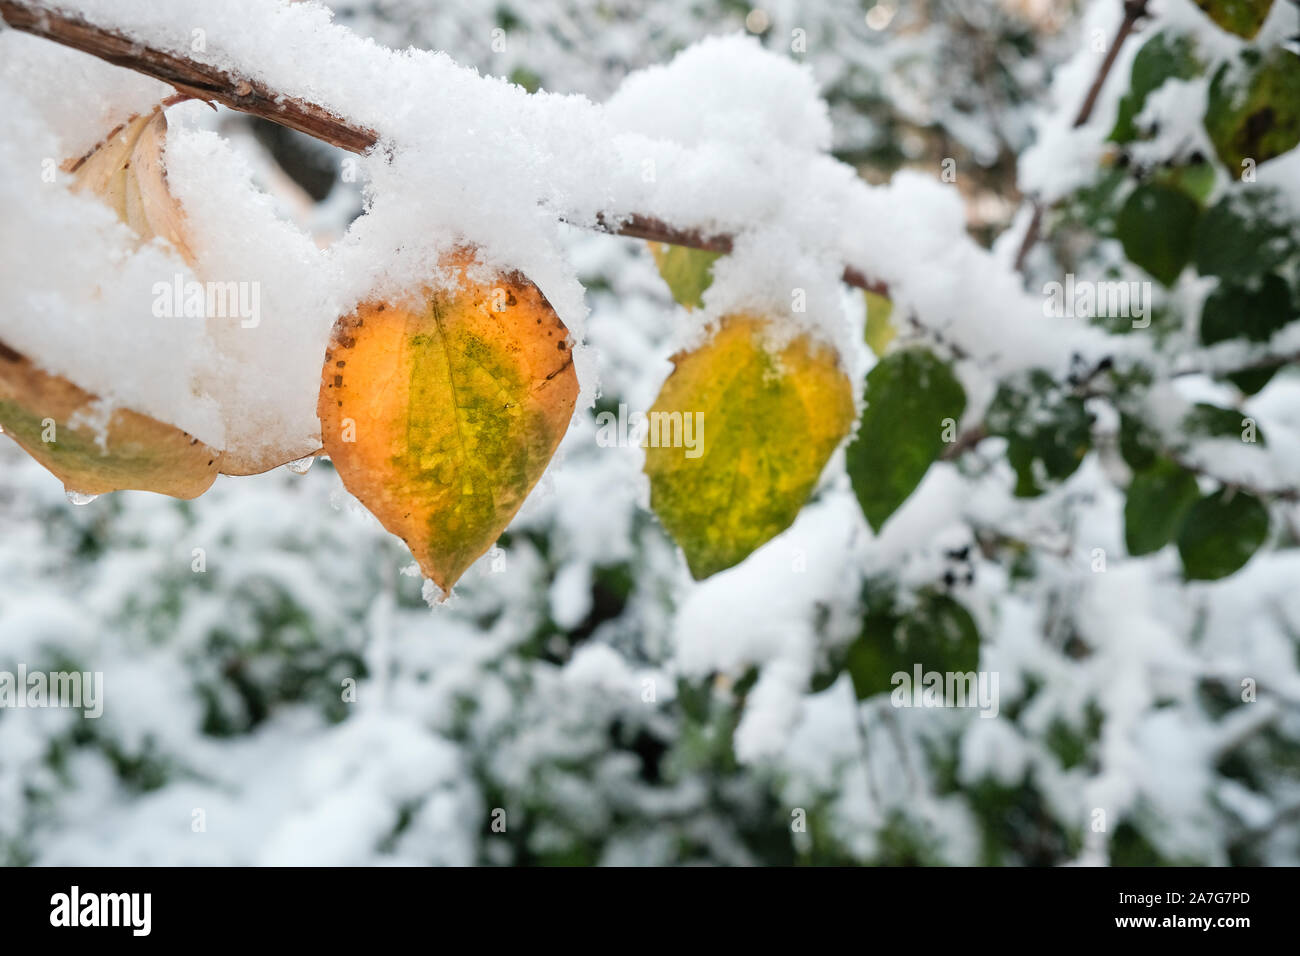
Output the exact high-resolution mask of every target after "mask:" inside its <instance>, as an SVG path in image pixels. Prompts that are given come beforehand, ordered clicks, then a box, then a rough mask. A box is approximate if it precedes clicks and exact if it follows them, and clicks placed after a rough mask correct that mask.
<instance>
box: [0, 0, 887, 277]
mask: <svg viewBox="0 0 1300 956" xmlns="http://www.w3.org/2000/svg"><path fill="white" fill-rule="evenodd" d="M0 19H3V20H4V22H5V23H6V24H7V25H8V26H9V27H11V28H13V29H15V30H20V31H22V32H24V33H30V34H32V35H34V36H38V37H42V38H43V39H46V40H51V41H53V42H55V43H59V44H62V45H64V46H67V47H71V48H73V49H75V50H80V51H81V52H83V53H89V54H91V55H92V56H96V57H99V58H100V59H102V60H105V61H107V62H109V63H112V64H114V65H115V66H121V67H125V68H126V69H129V70H134V71H135V72H137V73H142V74H144V75H146V76H150V77H153V78H154V79H157V80H161V81H163V82H164V83H168V84H170V85H171V86H173V87H174V88H175V89H176V90H177V91H178V92H180V93H183V94H186V95H188V96H191V97H194V98H196V99H200V100H205V101H209V102H217V103H221V104H222V105H223V106H226V107H229V108H230V109H232V110H237V111H239V112H241V113H248V114H250V115H253V116H257V117H260V118H262V119H265V120H269V121H271V122H273V123H278V124H279V125H281V126H287V127H289V128H290V129H294V130H297V131H299V132H301V133H305V134H307V135H308V136H311V137H313V138H315V139H318V140H321V141H322V142H326V143H330V144H332V145H334V146H337V147H339V148H340V149H345V150H348V151H350V152H353V153H366V152H368V151H369V150H371V149H373V148H374V147H375V146H377V145H378V144H379V140H380V137H379V134H378V133H377V132H376V131H375V130H373V129H371V128H369V127H367V126H363V125H359V124H356V123H354V122H350V121H349V120H346V119H344V118H342V117H341V116H339V115H338V114H337V113H335V112H333V111H332V110H330V109H329V108H328V107H326V106H324V105H322V104H319V103H314V102H311V101H309V100H306V99H303V98H300V97H295V96H288V95H285V94H283V93H282V92H279V91H277V90H274V89H270V88H268V86H267V85H266V84H264V83H262V82H259V81H257V80H255V79H251V78H248V77H245V76H240V75H238V74H236V73H233V72H230V71H228V70H225V69H222V68H220V67H218V66H215V65H213V64H211V63H205V62H202V61H201V60H199V59H195V58H192V57H189V56H185V55H183V54H180V53H176V52H172V51H168V50H166V49H162V48H160V47H158V46H155V45H151V44H149V43H146V42H142V41H140V40H138V39H135V38H132V37H130V36H126V35H124V34H123V33H119V32H117V31H115V30H113V29H109V28H107V27H103V26H100V25H97V24H94V23H91V22H89V21H87V20H85V19H83V18H82V17H80V16H77V15H76V14H73V13H68V12H64V11H61V10H58V9H55V8H53V7H52V6H50V5H47V4H40V3H28V2H24V0H0ZM594 227H595V228H596V229H597V230H598V231H600V232H606V233H609V234H611V235H619V236H627V237H630V238H635V239H645V240H650V241H653V242H664V243H669V244H671V245H677V246H687V247H690V248H693V249H705V250H708V251H711V252H723V253H726V252H730V251H731V249H732V242H733V240H732V237H731V236H729V235H727V234H725V233H722V234H713V233H709V232H707V231H705V230H701V229H695V228H682V227H677V226H673V225H670V224H669V223H667V222H665V221H663V220H662V219H659V218H656V217H654V216H647V215H642V214H639V213H631V214H624V215H617V216H615V215H607V214H604V213H600V214H598V215H597V216H596V218H595V223H594ZM843 281H844V282H845V283H846V284H848V285H851V286H855V287H857V288H861V289H868V290H870V291H873V292H876V293H879V294H881V295H888V291H889V290H888V286H887V285H886V283H884V282H880V281H877V280H873V279H871V278H869V277H868V275H867V274H866V272H865V271H864V270H862V269H859V268H855V267H853V266H846V267H845V269H844V274H843Z"/></svg>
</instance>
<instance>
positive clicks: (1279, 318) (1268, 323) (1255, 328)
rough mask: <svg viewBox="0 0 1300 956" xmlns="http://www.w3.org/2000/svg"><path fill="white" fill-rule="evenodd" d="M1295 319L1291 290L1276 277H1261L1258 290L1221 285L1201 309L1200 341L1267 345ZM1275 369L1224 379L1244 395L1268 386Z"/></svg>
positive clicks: (1230, 376) (1274, 275) (1248, 372)
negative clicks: (1262, 278) (1231, 340)
mask: <svg viewBox="0 0 1300 956" xmlns="http://www.w3.org/2000/svg"><path fill="white" fill-rule="evenodd" d="M1295 317H1296V313H1295V310H1294V308H1293V307H1292V304H1291V287H1290V286H1288V285H1287V283H1286V280H1285V279H1283V278H1282V277H1281V276H1279V275H1276V274H1270V275H1267V276H1265V277H1264V281H1263V283H1261V284H1260V286H1259V288H1258V289H1245V288H1242V287H1240V286H1233V285H1220V286H1219V288H1217V289H1215V290H1214V292H1212V293H1211V294H1210V295H1209V296H1207V297H1206V299H1205V305H1204V306H1203V307H1202V308H1201V341H1202V342H1204V343H1205V344H1206V345H1213V344H1215V343H1216V342H1224V341H1227V340H1229V339H1234V338H1244V339H1247V340H1249V341H1251V342H1267V341H1268V340H1269V339H1271V338H1272V337H1273V335H1274V333H1276V332H1277V331H1279V330H1280V329H1281V328H1282V327H1283V326H1285V325H1286V324H1287V323H1288V322H1290V321H1291V320H1292V319H1293V318H1295ZM1276 371H1277V369H1275V368H1264V369H1251V370H1249V371H1245V372H1236V373H1234V374H1232V375H1229V376H1227V377H1228V379H1229V381H1231V382H1233V383H1234V384H1235V385H1236V386H1237V387H1238V388H1240V389H1241V390H1242V391H1243V392H1245V393H1246V394H1247V395H1253V394H1254V393H1255V392H1258V391H1259V390H1260V389H1261V388H1263V387H1264V386H1265V385H1267V384H1268V381H1269V379H1271V378H1272V377H1273V375H1274V373H1275V372H1276Z"/></svg>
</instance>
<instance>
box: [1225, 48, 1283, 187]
mask: <svg viewBox="0 0 1300 956" xmlns="http://www.w3.org/2000/svg"><path fill="white" fill-rule="evenodd" d="M1205 130H1206V132H1208V133H1209V134H1210V142H1212V143H1213V144H1214V149H1215V152H1217V153H1218V154H1219V159H1221V160H1223V164H1224V165H1225V166H1227V167H1228V172H1230V173H1231V174H1232V175H1233V176H1234V177H1235V178H1237V179H1241V177H1242V174H1243V173H1244V172H1245V170H1246V169H1247V168H1249V165H1250V164H1248V163H1245V162H1244V161H1245V160H1252V161H1253V162H1254V163H1255V164H1259V163H1263V162H1267V161H1268V160H1270V159H1272V158H1274V157H1275V156H1281V155H1282V154H1283V153H1285V152H1287V151H1289V150H1291V149H1293V148H1294V147H1295V145H1296V144H1297V143H1300V56H1297V55H1296V54H1294V53H1292V52H1291V51H1290V50H1286V49H1283V48H1282V47H1275V48H1274V49H1272V50H1271V51H1270V52H1269V53H1268V55H1267V56H1266V57H1264V56H1261V54H1260V52H1259V51H1258V50H1254V49H1247V50H1245V51H1243V52H1242V54H1241V56H1240V58H1239V60H1238V62H1237V63H1235V64H1234V63H1225V64H1223V66H1221V67H1219V70H1218V72H1217V73H1215V74H1214V80H1213V81H1212V82H1211V83H1210V98H1209V105H1208V107H1207V109H1206V111H1205Z"/></svg>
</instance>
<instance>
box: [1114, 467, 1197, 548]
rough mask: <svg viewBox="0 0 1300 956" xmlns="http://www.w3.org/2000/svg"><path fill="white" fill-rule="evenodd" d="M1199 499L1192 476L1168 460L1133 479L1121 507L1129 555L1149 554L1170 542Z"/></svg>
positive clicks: (1194, 479)
mask: <svg viewBox="0 0 1300 956" xmlns="http://www.w3.org/2000/svg"><path fill="white" fill-rule="evenodd" d="M1199 495H1200V490H1199V489H1198V488H1197V486H1196V478H1195V477H1194V476H1193V475H1192V473H1191V472H1189V471H1187V470H1185V469H1184V468H1182V467H1180V466H1179V465H1177V464H1175V463H1174V462H1172V461H1169V460H1167V459H1161V460H1160V461H1159V462H1157V464H1156V465H1155V466H1154V467H1152V468H1150V469H1148V470H1147V471H1143V472H1141V473H1139V474H1138V475H1136V476H1135V477H1134V478H1133V482H1132V484H1130V485H1129V486H1128V497H1127V500H1126V501H1125V503H1124V541H1125V544H1126V546H1127V547H1128V553H1129V554H1131V555H1134V556H1135V557H1136V556H1137V555H1141V554H1150V553H1151V552H1152V551H1159V550H1160V549H1161V548H1163V547H1164V546H1165V545H1167V544H1168V543H1169V542H1170V541H1172V540H1173V539H1174V535H1176V534H1177V533H1178V528H1179V525H1180V524H1181V523H1182V519H1183V516H1184V515H1185V514H1186V513H1187V509H1188V508H1190V507H1191V506H1192V504H1193V503H1194V502H1195V501H1196V499H1197V497H1198V496H1199Z"/></svg>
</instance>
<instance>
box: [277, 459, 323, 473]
mask: <svg viewBox="0 0 1300 956" xmlns="http://www.w3.org/2000/svg"><path fill="white" fill-rule="evenodd" d="M315 461H316V456H315V455H308V456H307V457H306V458H299V459H298V460H296V461H291V462H289V463H288V464H286V465H285V466H284V467H286V468H288V469H289V470H290V471H291V472H293V473H294V474H295V475H305V474H307V472H309V471H311V466H312V465H313V464H314V463H315Z"/></svg>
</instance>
